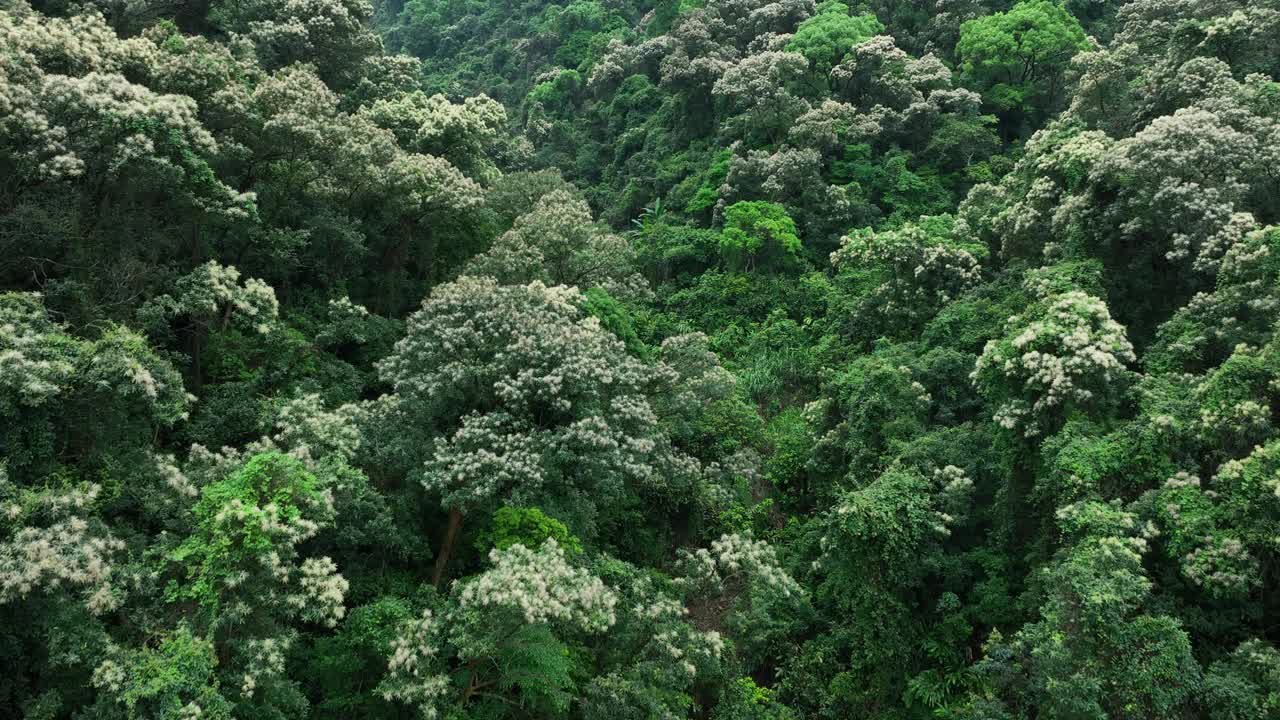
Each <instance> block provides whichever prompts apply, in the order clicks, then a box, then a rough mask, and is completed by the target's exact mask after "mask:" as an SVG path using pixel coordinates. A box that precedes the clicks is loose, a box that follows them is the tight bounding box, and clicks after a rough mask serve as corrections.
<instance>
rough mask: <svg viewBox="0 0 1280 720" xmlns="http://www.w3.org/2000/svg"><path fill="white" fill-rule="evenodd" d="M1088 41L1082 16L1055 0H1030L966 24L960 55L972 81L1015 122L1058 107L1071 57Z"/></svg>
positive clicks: (1035, 120) (963, 69) (1037, 117)
mask: <svg viewBox="0 0 1280 720" xmlns="http://www.w3.org/2000/svg"><path fill="white" fill-rule="evenodd" d="M1087 47H1088V41H1087V40H1086V39H1085V34H1084V30H1083V29H1082V28H1081V27H1080V23H1079V21H1077V20H1076V19H1075V17H1073V16H1072V15H1071V13H1069V12H1067V10H1066V8H1065V7H1063V6H1062V5H1061V4H1058V3H1055V2H1053V0H1024V1H1023V2H1019V3H1018V4H1016V5H1014V6H1013V7H1012V8H1011V9H1010V10H1009V11H1008V12H1003V13H999V12H998V13H992V14H991V15H988V16H986V17H982V18H976V19H973V20H969V21H967V22H965V23H964V24H963V25H961V26H960V42H959V43H958V44H957V45H956V55H957V57H958V58H959V59H960V67H961V72H962V74H963V78H964V79H965V80H966V81H967V82H971V83H974V85H975V86H976V87H977V88H978V89H979V90H981V92H982V94H983V98H984V100H985V101H986V102H987V103H988V104H989V105H990V106H991V107H993V108H994V109H996V110H997V111H998V112H1000V113H1001V114H1002V115H1003V116H1004V117H1005V118H1006V119H1008V120H1012V121H1014V122H1015V123H1023V122H1032V123H1038V121H1039V120H1040V119H1041V118H1044V117H1047V116H1048V115H1049V114H1050V113H1052V112H1053V111H1054V110H1056V109H1057V107H1058V104H1059V103H1060V102H1061V101H1062V96H1063V90H1064V87H1063V76H1064V74H1065V71H1066V69H1067V63H1068V62H1069V61H1070V60H1071V58H1072V56H1074V55H1075V54H1076V53H1077V52H1080V51H1082V50H1084V49H1086V48H1087Z"/></svg>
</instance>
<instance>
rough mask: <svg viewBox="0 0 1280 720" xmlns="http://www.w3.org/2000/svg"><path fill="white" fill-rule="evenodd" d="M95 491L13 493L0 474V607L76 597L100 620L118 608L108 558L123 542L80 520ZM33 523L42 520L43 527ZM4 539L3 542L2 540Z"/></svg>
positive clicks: (86, 488)
mask: <svg viewBox="0 0 1280 720" xmlns="http://www.w3.org/2000/svg"><path fill="white" fill-rule="evenodd" d="M99 492H100V488H99V487H98V486H97V485H86V486H84V487H82V488H79V489H72V490H67V491H64V492H55V491H41V492H34V491H27V492H19V491H18V490H17V489H16V488H15V487H14V486H13V485H12V484H11V483H10V482H9V481H8V479H7V477H6V475H5V473H4V471H3V468H0V497H6V498H9V501H8V503H7V505H6V506H5V507H4V508H3V509H4V514H3V518H2V519H0V528H4V527H5V526H6V525H7V526H8V527H9V528H10V529H11V530H10V532H8V533H4V534H2V535H0V538H3V539H0V604H3V603H8V602H12V601H13V600H18V599H23V598H26V597H28V596H29V595H30V594H32V593H34V592H52V591H57V590H60V589H63V588H65V589H66V590H68V591H77V590H78V591H80V595H81V597H82V598H83V600H84V603H85V607H87V608H88V610H89V611H90V612H91V613H94V614H95V615H96V614H101V613H103V612H107V611H110V610H113V609H115V608H116V606H117V605H118V604H119V597H118V592H117V588H116V587H115V586H114V585H113V584H112V575H113V568H112V565H111V556H112V555H115V554H116V553H119V552H121V551H123V550H124V547H125V545H124V542H123V541H121V540H118V539H116V538H115V537H113V536H111V534H110V533H108V532H106V531H105V529H103V528H101V527H96V526H95V525H96V524H95V523H93V522H91V520H90V519H86V516H87V514H88V511H89V508H90V506H91V505H92V504H93V503H94V501H95V500H96V499H97V497H98V494H99ZM37 518H46V519H47V520H48V522H47V523H46V524H43V525H33V524H27V523H33V522H36V520H37ZM5 535H7V537H5Z"/></svg>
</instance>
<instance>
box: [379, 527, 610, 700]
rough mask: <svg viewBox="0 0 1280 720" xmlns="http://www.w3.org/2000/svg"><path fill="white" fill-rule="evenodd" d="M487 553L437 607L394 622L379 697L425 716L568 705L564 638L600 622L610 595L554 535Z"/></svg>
mask: <svg viewBox="0 0 1280 720" xmlns="http://www.w3.org/2000/svg"><path fill="white" fill-rule="evenodd" d="M489 559H490V562H492V564H493V566H492V567H491V568H490V569H488V570H486V571H485V572H483V573H481V574H479V575H476V576H475V577H473V578H470V579H469V580H467V581H465V582H460V583H457V584H455V585H454V586H453V588H452V591H451V592H450V594H449V598H448V600H447V601H446V602H445V603H444V605H443V607H442V608H440V609H437V610H435V611H433V610H430V609H428V610H424V611H423V613H422V615H421V616H420V618H419V619H417V620H415V621H412V622H410V623H407V624H406V625H405V626H404V627H403V628H402V630H401V633H400V635H399V637H398V638H397V639H396V641H395V643H394V646H393V654H392V656H391V660H390V672H389V673H388V675H387V678H386V679H385V680H384V681H383V683H382V686H381V690H382V694H383V696H384V697H385V698H387V699H388V700H392V699H394V700H398V701H400V702H406V703H410V704H412V705H416V706H417V707H418V708H419V710H420V711H421V712H422V714H423V716H424V717H436V716H437V715H439V714H440V713H441V711H442V710H443V711H444V713H445V714H446V715H447V714H449V710H448V708H450V707H461V708H468V707H470V706H472V705H478V706H480V708H481V709H480V710H477V711H479V712H483V711H484V710H485V709H489V710H490V711H492V710H493V709H496V708H497V707H501V705H498V703H504V704H507V703H509V704H512V705H514V706H516V707H518V708H526V709H528V710H531V711H538V712H541V713H546V714H549V715H552V716H563V715H564V714H565V711H566V710H568V707H569V701H570V697H571V692H572V691H573V689H574V682H573V679H572V676H573V665H572V661H571V660H570V655H569V648H568V647H567V646H566V644H565V640H567V639H569V638H572V637H574V636H578V635H590V634H596V633H601V632H604V631H606V630H608V629H609V628H610V627H611V626H612V625H613V624H614V623H615V622H616V612H617V611H616V610H615V607H616V605H617V604H618V597H617V595H616V594H615V593H614V592H613V591H612V590H611V589H610V588H608V587H606V586H605V585H604V583H602V582H601V581H600V579H599V578H597V577H595V576H593V575H592V574H591V573H590V572H588V571H586V570H583V569H581V568H577V567H574V566H573V565H572V564H571V563H570V562H569V561H568V559H567V557H566V556H565V552H564V550H562V549H561V548H560V547H559V545H557V544H556V541H555V540H547V541H546V542H545V543H543V545H542V546H541V547H540V548H539V549H537V550H530V549H529V548H527V547H525V546H524V545H520V544H516V545H512V546H511V547H510V548H507V549H506V550H497V549H495V550H493V552H491V553H490V555H489ZM562 638H564V639H562Z"/></svg>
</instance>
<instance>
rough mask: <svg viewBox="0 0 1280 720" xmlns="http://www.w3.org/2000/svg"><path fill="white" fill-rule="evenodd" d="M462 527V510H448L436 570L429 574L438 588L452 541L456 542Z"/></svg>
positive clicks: (447, 560)
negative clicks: (447, 523) (446, 525)
mask: <svg viewBox="0 0 1280 720" xmlns="http://www.w3.org/2000/svg"><path fill="white" fill-rule="evenodd" d="M461 529H462V511H461V510H458V509H457V508H453V509H451V510H449V527H447V528H446V529H445V531H444V541H443V542H441V543H440V552H439V554H437V555H436V571H435V574H433V575H432V576H431V584H432V585H435V586H436V589H437V590H439V589H440V583H441V581H443V580H444V571H445V568H446V567H448V565H449V556H450V555H451V554H453V546H454V543H456V542H458V531H459V530H461Z"/></svg>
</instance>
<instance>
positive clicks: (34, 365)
mask: <svg viewBox="0 0 1280 720" xmlns="http://www.w3.org/2000/svg"><path fill="white" fill-rule="evenodd" d="M57 333H58V327H57V326H56V325H55V324H54V323H53V322H52V321H51V320H49V317H48V315H47V314H46V313H45V311H44V307H43V304H42V302H41V299H40V296H39V295H36V294H30V293H27V294H13V295H7V296H0V409H5V408H6V406H8V405H10V404H13V405H18V404H21V405H26V406H28V407H35V406H38V405H41V404H43V403H44V402H45V401H47V400H49V399H50V398H52V397H54V396H56V395H57V394H59V393H60V392H62V390H63V387H64V386H65V385H66V383H67V382H68V380H69V379H70V377H71V375H72V373H73V372H74V370H75V366H74V365H73V364H72V363H71V362H69V361H68V359H67V358H66V357H65V355H64V353H62V352H59V344H58V343H54V342H51V340H53V339H54V337H55V336H56V335H57Z"/></svg>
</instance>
